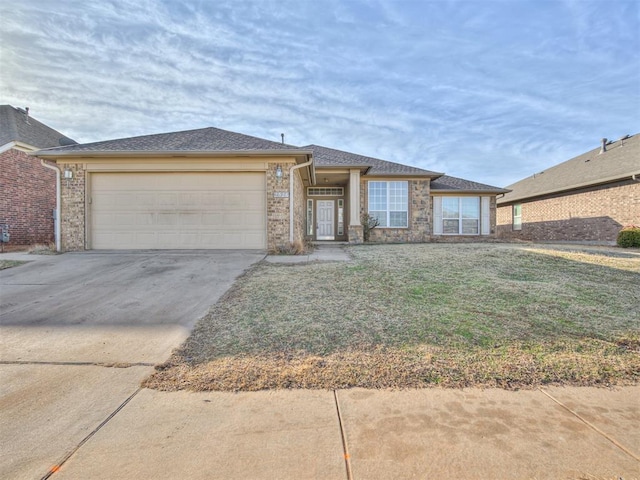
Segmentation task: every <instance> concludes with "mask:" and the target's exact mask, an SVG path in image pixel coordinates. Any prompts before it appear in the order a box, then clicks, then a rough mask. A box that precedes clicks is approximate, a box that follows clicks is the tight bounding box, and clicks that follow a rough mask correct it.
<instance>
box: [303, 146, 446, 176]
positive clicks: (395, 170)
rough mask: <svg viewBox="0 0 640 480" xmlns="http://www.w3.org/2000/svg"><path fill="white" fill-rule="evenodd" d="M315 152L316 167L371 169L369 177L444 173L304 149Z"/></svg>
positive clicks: (326, 150)
mask: <svg viewBox="0 0 640 480" xmlns="http://www.w3.org/2000/svg"><path fill="white" fill-rule="evenodd" d="M302 148H304V149H309V150H311V151H313V159H314V162H315V165H316V167H364V166H368V167H371V168H370V169H369V171H368V173H367V175H420V176H425V177H439V176H440V175H442V173H437V172H432V171H430V170H423V169H421V168H416V167H410V166H409V165H402V164H400V163H394V162H388V161H386V160H380V159H379V158H373V157H366V156H364V155H358V154H355V153H349V152H344V151H342V150H335V149H333V148H327V147H322V146H320V145H307V146H306V147H302Z"/></svg>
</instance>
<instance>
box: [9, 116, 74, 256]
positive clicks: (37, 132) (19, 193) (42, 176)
mask: <svg viewBox="0 0 640 480" xmlns="http://www.w3.org/2000/svg"><path fill="white" fill-rule="evenodd" d="M75 143H76V142H75V141H73V140H71V139H70V138H67V137H66V136H64V135H62V134H61V133H60V132H58V131H56V130H54V129H53V128H50V127H48V126H46V125H44V124H43V123H40V122H39V121H38V120H36V119H34V118H33V117H30V116H29V113H28V109H25V110H23V109H20V108H15V107H12V106H11V105H0V192H1V195H0V229H2V228H5V229H7V230H8V233H9V242H8V243H6V244H5V245H8V246H12V247H15V246H17V245H34V244H38V243H42V244H49V243H52V242H53V241H54V234H55V232H54V219H53V215H54V210H55V208H56V173H55V171H54V170H51V169H49V168H46V167H43V166H42V164H41V161H40V159H39V158H36V157H32V156H29V155H28V154H27V152H33V151H36V150H40V149H42V148H49V147H59V146H61V145H73V144H75Z"/></svg>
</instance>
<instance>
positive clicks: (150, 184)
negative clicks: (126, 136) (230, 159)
mask: <svg viewBox="0 0 640 480" xmlns="http://www.w3.org/2000/svg"><path fill="white" fill-rule="evenodd" d="M265 188H266V187H265V175H264V173H254V172H242V173H209V172H198V173H196V172H184V173H93V174H92V175H91V200H90V202H91V203H90V208H91V230H90V236H91V248H93V249H156V248H158V249H173V248H175V249H198V248H202V249H213V248H219V249H221V248H247V249H252V248H253V249H264V248H266V207H265V202H266V195H265Z"/></svg>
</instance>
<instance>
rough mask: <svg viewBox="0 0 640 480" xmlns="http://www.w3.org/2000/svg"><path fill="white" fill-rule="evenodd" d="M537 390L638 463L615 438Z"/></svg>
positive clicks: (633, 455)
mask: <svg viewBox="0 0 640 480" xmlns="http://www.w3.org/2000/svg"><path fill="white" fill-rule="evenodd" d="M538 390H540V391H541V392H542V393H544V394H545V395H546V396H547V397H549V398H550V399H551V400H553V401H554V402H556V403H557V404H558V405H560V406H561V407H562V408H564V409H565V410H566V411H567V412H569V413H570V414H572V415H573V416H575V417H576V418H578V420H580V421H581V422H583V423H584V424H585V425H587V426H588V427H590V428H592V429H593V430H595V431H596V432H597V433H599V434H600V435H602V436H603V437H604V438H606V439H607V440H609V441H610V442H611V443H613V444H614V445H615V446H616V447H618V448H619V449H620V450H622V451H623V452H624V453H626V454H627V455H629V456H631V457H632V458H634V459H636V460H638V461H639V462H640V457H638V455H636V454H635V453H633V452H632V451H631V450H629V449H628V448H626V447H625V446H624V445H622V444H621V443H620V442H618V441H617V440H616V439H615V438H613V437H611V436H609V435H608V434H607V433H605V432H603V431H602V430H600V429H599V428H598V427H596V426H595V425H594V424H592V423H591V422H589V421H588V420H586V419H585V418H583V417H582V416H580V414H578V413H577V412H574V411H573V410H571V409H570V408H569V407H567V406H566V405H565V404H564V403H562V402H561V401H560V400H557V399H556V398H554V397H553V396H552V395H551V394H550V393H548V392H545V391H544V390H543V389H542V388H539V387H538Z"/></svg>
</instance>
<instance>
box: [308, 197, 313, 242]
mask: <svg viewBox="0 0 640 480" xmlns="http://www.w3.org/2000/svg"><path fill="white" fill-rule="evenodd" d="M307 235H313V200H311V199H309V200H307Z"/></svg>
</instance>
